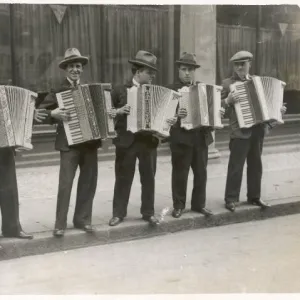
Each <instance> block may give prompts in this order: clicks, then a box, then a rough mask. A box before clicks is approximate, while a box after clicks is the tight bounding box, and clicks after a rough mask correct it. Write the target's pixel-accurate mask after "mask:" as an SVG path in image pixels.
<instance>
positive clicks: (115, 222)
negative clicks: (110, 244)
mask: <svg viewBox="0 0 300 300" xmlns="http://www.w3.org/2000/svg"><path fill="white" fill-rule="evenodd" d="M121 222H123V218H118V217H113V218H111V219H110V220H109V223H108V224H109V226H117V225H119V224H120V223H121Z"/></svg>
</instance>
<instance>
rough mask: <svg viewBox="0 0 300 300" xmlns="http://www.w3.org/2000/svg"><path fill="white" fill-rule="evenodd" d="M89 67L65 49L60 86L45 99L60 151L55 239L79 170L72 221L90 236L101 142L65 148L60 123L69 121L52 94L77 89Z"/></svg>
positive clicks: (60, 233)
mask: <svg viewBox="0 0 300 300" xmlns="http://www.w3.org/2000/svg"><path fill="white" fill-rule="evenodd" d="M87 63H88V58H87V57H85V56H81V54H80V52H79V50H78V49H76V48H70V49H67V50H66V52H65V57H64V59H63V60H62V61H61V62H60V63H59V68H61V69H63V70H64V71H65V73H66V77H65V78H64V80H63V81H62V83H61V86H60V87H59V88H58V89H56V90H53V91H52V92H51V93H50V94H49V95H48V96H47V98H46V101H47V102H48V103H51V105H50V106H49V107H48V109H50V110H51V112H50V116H51V118H52V119H56V120H57V121H58V125H57V133H56V141H55V149H56V150H57V151H60V172H59V186H58V196H57V207H56V222H55V228H54V232H53V234H54V236H56V237H61V236H63V235H64V230H65V228H66V226H67V215H68V210H69V203H70V196H71V190H72V186H73V180H74V176H75V173H76V170H77V168H78V166H79V168H80V174H79V179H78V185H77V197H76V206H75V212H74V217H73V224H74V227H75V228H78V229H82V230H84V231H86V232H92V231H93V227H92V226H91V219H92V207H93V200H94V196H95V192H96V187H97V176H98V158H97V150H98V148H99V147H101V140H97V141H88V142H85V143H82V144H78V145H72V146H69V145H68V141H67V137H66V133H65V130H64V126H63V121H65V120H68V119H69V115H68V111H66V110H64V109H59V108H58V104H57V99H56V96H55V93H60V92H62V91H66V90H70V89H73V88H76V86H77V85H79V84H80V83H81V82H80V76H81V74H82V72H83V67H84V66H85V65H86V64H87Z"/></svg>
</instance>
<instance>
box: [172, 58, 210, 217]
mask: <svg viewBox="0 0 300 300" xmlns="http://www.w3.org/2000/svg"><path fill="white" fill-rule="evenodd" d="M176 65H177V66H178V81H177V82H175V83H174V84H173V85H171V86H169V88H171V89H173V90H175V91H178V92H180V91H181V89H182V88H184V87H189V86H191V85H194V84H197V83H198V82H195V71H196V69H197V68H199V67H200V65H199V64H197V62H196V57H195V55H194V54H190V53H187V52H184V53H183V54H182V56H181V57H180V59H179V60H177V61H176ZM186 116H187V111H186V109H184V108H180V109H179V108H177V116H176V118H175V119H174V120H173V126H172V127H171V130H170V138H169V142H170V149H171V154H172V197H173V208H174V210H173V212H172V216H173V217H174V218H179V217H180V216H181V215H182V212H183V210H184V209H185V206H186V193H187V181H188V175H189V171H190V168H192V170H193V173H194V186H193V192H192V199H191V209H192V211H195V212H199V213H201V214H203V215H205V216H210V215H212V212H211V211H210V210H208V209H207V208H206V207H205V205H206V181H207V170H206V169H207V162H208V146H209V145H210V144H211V143H212V142H213V136H212V133H211V131H212V129H210V128H209V129H207V128H197V129H191V130H186V129H184V128H181V119H182V118H185V117H186Z"/></svg>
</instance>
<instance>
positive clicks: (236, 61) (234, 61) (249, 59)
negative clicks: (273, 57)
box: [230, 58, 252, 63]
mask: <svg viewBox="0 0 300 300" xmlns="http://www.w3.org/2000/svg"><path fill="white" fill-rule="evenodd" d="M245 61H252V58H242V59H237V60H231V61H230V62H232V63H238V62H245Z"/></svg>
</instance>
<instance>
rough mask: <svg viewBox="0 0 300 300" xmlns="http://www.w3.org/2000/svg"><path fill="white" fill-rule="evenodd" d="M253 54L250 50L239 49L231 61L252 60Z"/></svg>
mask: <svg viewBox="0 0 300 300" xmlns="http://www.w3.org/2000/svg"><path fill="white" fill-rule="evenodd" d="M252 58H253V55H252V53H250V52H248V51H239V52H237V53H236V54H234V55H233V56H232V57H231V58H230V60H229V61H230V62H242V61H248V60H252Z"/></svg>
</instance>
